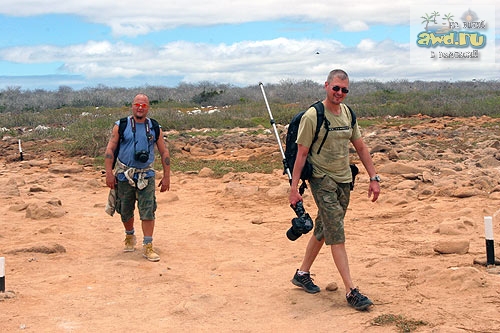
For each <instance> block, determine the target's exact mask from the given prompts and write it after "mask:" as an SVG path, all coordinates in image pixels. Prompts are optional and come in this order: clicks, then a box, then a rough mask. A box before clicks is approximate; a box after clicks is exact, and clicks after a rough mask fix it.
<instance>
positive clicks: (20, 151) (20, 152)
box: [18, 139, 23, 161]
mask: <svg viewBox="0 0 500 333" xmlns="http://www.w3.org/2000/svg"><path fill="white" fill-rule="evenodd" d="M18 142H19V159H20V160H21V161H22V160H23V149H22V148H21V139H19V141H18Z"/></svg>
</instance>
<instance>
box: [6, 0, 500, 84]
mask: <svg viewBox="0 0 500 333" xmlns="http://www.w3.org/2000/svg"><path fill="white" fill-rule="evenodd" d="M495 2H497V1H496V0H484V1H481V0H479V1H474V3H473V2H472V1H470V0H469V2H463V4H460V3H457V2H456V1H449V0H442V1H440V2H439V3H438V2H435V1H428V0H422V1H413V0H402V1H398V2H397V3H396V2H395V1H384V2H378V1H368V0H358V1H352V2H345V3H343V2H338V1H333V2H332V1H317V0H308V1H304V0H252V1H248V0H245V1H242V0H203V1H200V0H190V1H179V0H148V1H144V0H143V1H136V0H120V1H117V0H85V1H74V0H66V1H60V0H2V6H1V7H0V89H8V88H13V87H20V88H21V89H23V90H34V89H46V90H57V89H58V88H59V87H61V86H64V87H71V88H73V89H82V88H86V87H96V86H99V85H104V86H108V87H126V88H130V87H142V86H168V87H175V86H177V85H179V84H182V83H195V84H196V83H200V82H213V83H223V84H231V85H234V86H242V87H246V86H251V85H257V84H258V83H259V82H263V83H264V84H266V83H280V82H286V81H292V82H299V81H303V80H312V81H314V82H318V83H323V82H324V81H325V79H326V76H327V74H328V72H329V71H330V70H332V69H335V68H341V69H344V70H345V71H347V72H348V74H349V76H350V79H351V81H361V80H377V81H382V82H387V81H396V80H409V81H414V80H423V81H443V80H444V81H468V80H499V79H500V4H499V5H497V6H495ZM466 13H469V14H471V15H464V14H466ZM450 20H451V22H453V23H454V24H455V26H454V29H453V30H451V31H450V30H446V31H445V32H444V33H446V36H448V37H449V36H450V33H451V34H452V35H453V37H452V38H454V39H453V40H454V41H458V40H460V41H461V42H460V43H461V44H446V43H445V42H442V43H441V44H439V43H438V44H436V43H434V42H432V43H430V44H429V38H427V39H426V38H423V36H422V35H420V33H422V32H424V33H426V35H425V36H429V33H430V32H431V30H426V26H427V28H428V29H431V28H432V27H434V28H436V27H437V26H444V25H445V24H446V26H447V27H449V26H451V25H450V24H449V22H450ZM465 22H467V23H468V24H469V25H468V26H465ZM436 33H437V32H436ZM436 33H433V36H436ZM458 35H460V36H462V37H463V36H465V37H463V38H465V40H466V43H465V44H464V43H462V41H463V40H461V39H459V38H461V37H458ZM470 35H472V37H471V36H470ZM433 36H431V37H433ZM425 41H427V44H425ZM441 41H443V39H441ZM445 41H446V40H445ZM448 41H449V40H448ZM474 51H475V52H476V53H474ZM450 54H452V55H453V58H450ZM458 56H465V57H471V56H472V58H461V59H457V58H456V57H458Z"/></svg>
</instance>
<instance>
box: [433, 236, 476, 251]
mask: <svg viewBox="0 0 500 333" xmlns="http://www.w3.org/2000/svg"><path fill="white" fill-rule="evenodd" d="M469 244H470V241H469V240H465V239H463V240H441V241H439V242H438V243H437V244H436V245H435V246H434V252H437V253H441V254H466V253H467V252H469Z"/></svg>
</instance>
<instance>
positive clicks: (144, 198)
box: [116, 177, 156, 223]
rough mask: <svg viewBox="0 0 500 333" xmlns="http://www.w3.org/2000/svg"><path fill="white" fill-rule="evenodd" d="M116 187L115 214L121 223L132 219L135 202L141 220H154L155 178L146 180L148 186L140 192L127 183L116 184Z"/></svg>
mask: <svg viewBox="0 0 500 333" xmlns="http://www.w3.org/2000/svg"><path fill="white" fill-rule="evenodd" d="M116 186H117V188H116V189H117V191H116V212H117V213H119V214H120V216H121V219H122V222H124V223H125V222H127V221H128V220H130V219H131V218H132V217H134V210H135V202H136V201H137V208H138V209H139V217H140V219H141V220H154V219H155V212H156V195H155V177H151V178H148V186H146V187H145V188H143V189H142V190H139V189H138V188H137V187H134V186H131V185H130V184H129V183H128V181H125V182H118V184H117V185H116Z"/></svg>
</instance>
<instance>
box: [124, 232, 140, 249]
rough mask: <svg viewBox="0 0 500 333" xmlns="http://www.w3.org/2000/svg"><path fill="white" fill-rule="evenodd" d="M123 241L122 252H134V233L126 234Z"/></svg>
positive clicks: (135, 241)
mask: <svg viewBox="0 0 500 333" xmlns="http://www.w3.org/2000/svg"><path fill="white" fill-rule="evenodd" d="M124 243H125V247H124V248H123V252H134V251H135V248H134V246H135V244H136V243H137V240H136V238H135V235H126V236H125V241H124Z"/></svg>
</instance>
